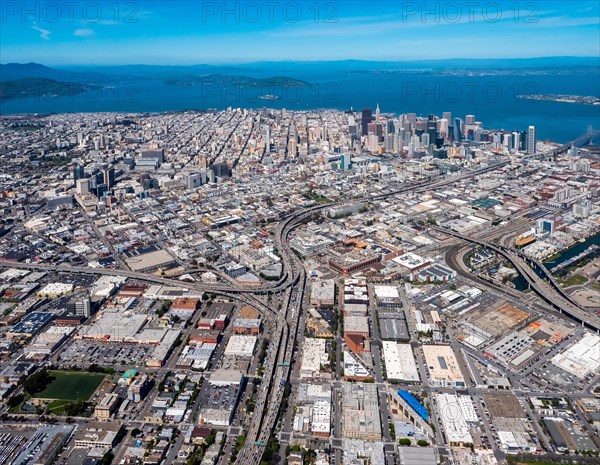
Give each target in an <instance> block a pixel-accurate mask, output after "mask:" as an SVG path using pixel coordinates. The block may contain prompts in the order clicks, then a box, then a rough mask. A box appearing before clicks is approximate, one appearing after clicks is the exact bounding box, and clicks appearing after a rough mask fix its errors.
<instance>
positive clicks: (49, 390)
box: [35, 371, 105, 401]
mask: <svg viewBox="0 0 600 465" xmlns="http://www.w3.org/2000/svg"><path fill="white" fill-rule="evenodd" d="M48 373H49V374H50V375H51V376H53V377H54V380H53V381H52V382H51V383H50V384H49V385H48V386H47V387H46V389H44V390H43V391H42V392H40V393H39V394H37V395H36V396H35V397H37V398H38V399H57V400H86V401H87V400H89V398H90V397H92V395H93V394H94V392H96V389H98V387H99V386H100V384H102V381H103V380H104V377H105V375H103V374H99V373H88V372H86V371H49V372H48Z"/></svg>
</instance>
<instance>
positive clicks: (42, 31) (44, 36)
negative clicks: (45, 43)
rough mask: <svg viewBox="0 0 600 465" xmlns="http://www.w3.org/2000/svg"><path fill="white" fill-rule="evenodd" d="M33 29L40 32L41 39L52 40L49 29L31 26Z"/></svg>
mask: <svg viewBox="0 0 600 465" xmlns="http://www.w3.org/2000/svg"><path fill="white" fill-rule="evenodd" d="M31 29H33V30H34V31H38V32H39V33H40V39H44V40H50V31H49V30H48V29H42V28H41V27H37V26H31Z"/></svg>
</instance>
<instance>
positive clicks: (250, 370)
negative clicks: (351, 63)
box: [0, 105, 600, 465]
mask: <svg viewBox="0 0 600 465" xmlns="http://www.w3.org/2000/svg"><path fill="white" fill-rule="evenodd" d="M0 127H1V129H0V163H1V168H0V398H1V401H0V419H1V420H2V421H1V423H0V465H4V464H15V465H50V464H59V465H98V464H103V465H108V464H115V465H116V464H123V465H125V464H146V465H160V464H165V465H171V464H175V465H200V464H202V465H227V464H230V463H235V464H240V465H276V464H284V463H285V464H288V465H329V464H332V465H340V464H345V465H435V464H447V465H450V464H453V465H496V464H498V465H505V464H509V465H512V464H516V463H527V464H529V463H542V462H541V460H545V461H544V462H543V463H573V464H575V463H577V464H597V463H599V458H598V455H599V452H600V436H599V431H600V334H599V332H600V280H599V278H600V150H598V146H595V145H594V142H595V141H594V138H596V139H598V135H599V132H598V131H596V130H594V129H592V128H589V129H587V130H585V128H582V132H583V131H585V133H584V134H583V135H582V136H581V137H579V138H577V139H576V140H573V141H572V142H570V143H567V144H556V143H553V142H551V141H543V140H538V139H539V138H538V137H537V130H536V127H534V126H529V127H525V128H508V129H507V130H500V129H487V128H485V125H484V123H483V122H480V121H477V120H476V117H475V116H474V115H452V114H451V113H444V114H443V115H428V116H418V115H417V114H414V113H412V114H411V113H406V114H400V115H397V114H387V113H382V112H381V110H380V108H379V105H377V107H376V110H374V111H372V110H370V109H364V110H362V111H354V110H348V111H345V112H343V111H337V110H318V111H317V110H313V111H289V110H288V111H286V110H270V109H258V110H250V109H236V108H229V109H227V110H223V111H216V110H215V111H210V110H209V111H186V112H173V113H161V114H158V113H157V114H133V113H123V114H119V113H97V114H91V113H86V114H52V115H28V116H4V117H1V118H0Z"/></svg>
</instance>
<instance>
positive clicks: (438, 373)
mask: <svg viewBox="0 0 600 465" xmlns="http://www.w3.org/2000/svg"><path fill="white" fill-rule="evenodd" d="M423 354H424V355H425V361H426V363H427V369H428V370H429V378H430V382H431V384H432V385H433V386H455V387H459V386H464V385H465V379H464V378H463V375H462V372H461V371H460V366H459V365H458V360H457V359H456V355H455V354H454V351H453V350H452V347H450V346H449V345H424V346H423Z"/></svg>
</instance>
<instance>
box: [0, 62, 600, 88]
mask: <svg viewBox="0 0 600 465" xmlns="http://www.w3.org/2000/svg"><path fill="white" fill-rule="evenodd" d="M559 66H595V67H600V57H539V58H499V59H498V58H494V59H488V58H483V59H481V58H476V59H468V58H448V59H441V60H396V61H383V60H382V61H368V60H336V61H262V62H254V63H239V64H229V65H209V64H196V65H188V66H182V65H144V64H131V65H97V66H65V67H49V66H45V65H42V64H39V63H7V64H0V81H6V80H12V79H22V78H46V79H55V80H59V81H70V82H74V81H81V82H89V81H100V80H108V79H111V78H112V79H114V78H131V79H140V78H148V79H162V80H177V79H183V78H186V77H190V76H194V75H195V76H203V75H204V76H205V75H211V74H212V75H218V74H219V75H242V74H243V75H247V74H250V75H253V77H258V76H260V77H265V76H267V75H269V74H270V76H268V77H272V76H281V75H282V73H296V72H298V73H300V72H302V73H305V72H329V71H331V72H352V71H361V70H364V71H368V70H403V69H406V70H414V69H452V68H473V69H481V68H537V67H559Z"/></svg>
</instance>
